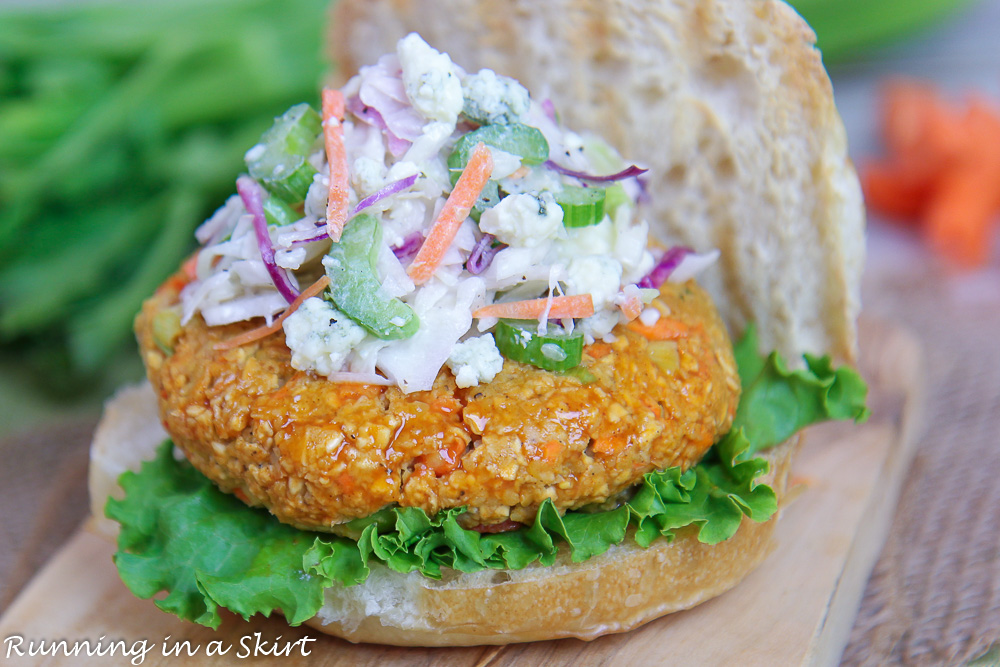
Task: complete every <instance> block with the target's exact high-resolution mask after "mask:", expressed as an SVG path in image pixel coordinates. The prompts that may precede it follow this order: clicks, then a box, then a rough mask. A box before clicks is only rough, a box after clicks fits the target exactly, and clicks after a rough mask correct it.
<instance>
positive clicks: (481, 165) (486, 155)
mask: <svg viewBox="0 0 1000 667" xmlns="http://www.w3.org/2000/svg"><path fill="white" fill-rule="evenodd" d="M492 173H493V155H492V153H490V149H488V148H487V147H486V145H485V144H483V143H482V142H479V143H478V144H476V148H475V149H474V150H473V151H472V157H470V158H469V164H467V165H466V167H465V170H464V171H463V172H462V175H461V176H460V177H459V179H458V182H457V183H455V187H454V189H453V190H452V191H451V194H450V195H448V200H447V201H446V202H445V203H444V208H443V209H441V213H440V215H438V218H437V220H435V221H434V225H433V226H432V227H431V230H430V232H428V234H427V238H426V239H424V243H423V245H421V246H420V250H419V251H418V252H417V256H416V257H415V258H414V259H413V263H412V264H410V268H409V269H408V270H407V273H408V274H409V276H410V278H412V279H413V282H414V283H416V284H417V285H422V284H424V283H425V282H427V281H428V280H430V279H431V276H433V275H434V272H435V271H437V268H438V267H439V266H440V265H441V260H442V259H443V258H444V254H445V252H446V251H447V250H448V248H449V247H450V246H451V242H452V241H454V240H455V234H457V233H458V228H459V227H461V226H462V223H463V222H465V219H466V218H468V217H469V211H471V210H472V207H473V205H474V204H475V203H476V200H477V199H479V193H481V192H482V191H483V187H484V186H485V185H486V182H487V181H488V180H490V175H491V174H492Z"/></svg>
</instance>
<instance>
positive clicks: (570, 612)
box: [90, 385, 797, 646]
mask: <svg viewBox="0 0 1000 667" xmlns="http://www.w3.org/2000/svg"><path fill="white" fill-rule="evenodd" d="M166 437H167V436H166V433H165V432H164V431H163V430H162V428H161V427H160V425H159V417H158V414H157V408H156V399H155V396H154V395H153V391H152V389H151V388H150V387H149V386H148V385H141V386H138V387H132V388H127V389H124V390H122V391H120V392H119V393H118V395H116V396H115V398H113V399H112V400H111V401H110V402H109V403H108V405H107V406H106V409H105V414H104V417H103V418H102V420H101V422H100V424H99V425H98V428H97V431H96V433H95V436H94V442H93V445H92V448H91V468H90V492H91V503H92V510H93V513H94V517H95V519H96V521H95V526H96V527H97V529H98V531H99V532H100V533H101V534H102V535H104V536H106V537H108V538H114V536H115V535H116V533H117V524H116V523H114V522H112V521H111V520H109V519H106V518H104V505H105V503H106V502H107V498H108V497H109V496H113V497H121V495H122V492H121V489H120V488H119V487H118V485H117V483H116V480H117V478H118V475H120V474H121V473H122V472H124V471H125V470H129V469H132V470H135V469H138V467H139V463H140V462H141V461H143V460H147V459H151V458H153V456H154V452H155V448H156V446H157V445H159V443H161V442H162V441H163V439H164V438H166ZM796 444H797V443H796V440H794V439H793V440H790V441H788V442H786V443H784V444H782V445H779V446H777V447H774V448H772V449H770V450H768V451H767V452H764V453H762V454H761V456H763V457H764V458H766V459H768V460H769V462H770V472H769V473H768V475H767V476H766V478H765V479H766V481H767V483H768V484H769V485H770V486H772V488H774V490H775V493H777V495H778V499H779V503H780V502H781V500H782V498H783V496H784V492H785V489H786V485H787V479H788V471H789V468H790V464H791V459H792V455H793V453H794V451H795V449H796ZM776 520H777V515H775V517H774V518H772V519H771V520H770V521H767V522H764V523H754V522H753V521H750V520H749V519H746V518H744V520H743V523H742V524H741V526H740V528H739V531H738V532H737V533H736V535H735V536H734V537H732V538H731V539H729V540H727V541H725V542H722V543H720V544H715V545H707V544H702V543H701V542H698V540H697V537H696V530H694V529H685V530H682V531H679V533H678V536H677V538H676V539H674V540H673V541H671V542H667V541H666V540H658V541H656V542H654V543H653V545H652V546H650V547H649V548H647V549H643V548H642V547H639V546H638V545H636V544H635V543H634V542H632V541H631V540H629V539H626V541H625V542H624V543H622V544H621V545H617V546H613V547H611V549H609V550H608V551H607V552H605V553H604V554H601V555H600V556H595V557H593V558H591V559H589V560H587V561H585V562H583V563H572V562H571V561H570V560H569V557H568V555H565V554H564V555H561V558H560V560H559V561H557V563H556V564H555V565H553V566H550V567H542V566H537V565H536V566H534V567H527V568H525V569H523V570H515V571H507V570H487V571H483V572H475V573H471V574H463V573H457V572H450V573H445V575H444V577H443V578H442V579H441V580H440V581H438V580H433V579H428V578H426V577H423V576H421V575H420V574H418V573H415V572H414V573H409V574H400V573H398V572H395V571H394V570H390V569H389V568H387V567H385V566H382V565H380V564H377V563H372V564H371V565H370V567H371V575H370V576H369V578H368V579H367V580H366V581H365V582H364V583H363V584H360V585H357V586H351V587H343V586H339V585H338V586H334V587H331V588H329V589H327V590H326V593H325V596H326V599H325V603H324V605H323V607H322V608H321V609H320V611H319V613H318V614H317V615H316V616H315V617H314V618H312V619H310V620H309V621H307V624H308V625H310V626H312V627H313V628H315V629H317V630H320V631H322V632H325V633H327V634H331V635H335V636H338V637H342V638H344V639H347V640H349V641H352V642H372V643H379V644H394V645H398V646H469V645H478V644H508V643H515V642H527V641H539V640H545V639H557V638H563V637H576V638H579V639H587V640H589V639H594V638H596V637H599V636H601V635H605V634H609V633H616V632H625V631H628V630H631V629H633V628H636V627H638V626H640V625H642V624H644V623H647V622H649V621H651V620H653V619H655V618H658V617H660V616H663V615H665V614H669V613H671V612H675V611H680V610H683V609H690V608H691V607H694V606H695V605H698V604H700V603H702V602H704V601H706V600H708V599H710V598H713V597H715V596H717V595H720V594H721V593H724V592H725V591H727V590H729V589H730V588H733V587H734V586H736V585H737V584H738V583H739V582H740V581H741V580H742V579H743V578H744V577H745V576H746V575H747V574H748V573H749V572H750V571H751V570H753V569H754V568H756V567H757V565H759V564H760V562H761V561H763V560H764V558H765V557H766V556H767V554H768V553H769V552H770V551H771V549H772V544H773V543H772V534H773V532H774V527H775V522H776ZM562 556H564V557H562ZM449 575H450V576H449Z"/></svg>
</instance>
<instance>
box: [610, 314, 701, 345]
mask: <svg viewBox="0 0 1000 667" xmlns="http://www.w3.org/2000/svg"><path fill="white" fill-rule="evenodd" d="M625 326H627V327H628V328H629V329H631V330H632V331H634V332H636V333H637V334H642V335H643V336H645V337H646V338H648V339H650V340H676V339H677V338H684V337H685V336H687V335H688V332H689V331H690V328H689V327H688V325H686V324H684V323H683V322H678V321H677V320H672V319H670V318H669V317H661V318H660V319H658V320H656V323H655V324H653V325H652V326H647V325H645V324H643V323H642V322H640V321H637V320H633V321H632V322H629V323H628V324H626V325H625Z"/></svg>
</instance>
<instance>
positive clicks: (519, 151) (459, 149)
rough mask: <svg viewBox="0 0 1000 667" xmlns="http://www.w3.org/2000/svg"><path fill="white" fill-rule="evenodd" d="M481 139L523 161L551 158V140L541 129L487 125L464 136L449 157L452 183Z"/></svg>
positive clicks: (519, 125) (540, 161)
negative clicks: (547, 139)
mask: <svg viewBox="0 0 1000 667" xmlns="http://www.w3.org/2000/svg"><path fill="white" fill-rule="evenodd" d="M480 141H481V142H483V143H484V144H486V145H487V146H492V147H493V148H497V149H499V150H502V151H504V152H505V153H510V154H511V155H516V156H518V157H519V158H521V163H522V164H526V165H536V164H542V163H543V162H545V161H546V160H548V159H549V142H547V141H545V136H544V135H543V134H542V133H541V131H540V130H538V129H537V128H534V127H529V126H528V125H522V124H521V123H512V124H510V125H484V126H483V127H481V128H479V129H478V130H473V131H472V132H469V133H468V134H466V135H463V136H462V138H461V139H459V140H458V142H457V143H456V144H455V149H454V150H453V151H452V152H451V155H449V156H448V171H449V172H450V173H451V183H452V185H454V184H455V183H456V182H457V181H458V177H459V176H461V174H462V170H463V169H465V165H467V164H468V163H469V157H470V156H471V155H472V150H473V149H474V148H475V147H476V144H478V143H479V142H480Z"/></svg>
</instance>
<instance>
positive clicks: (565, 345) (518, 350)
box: [493, 319, 583, 371]
mask: <svg viewBox="0 0 1000 667" xmlns="http://www.w3.org/2000/svg"><path fill="white" fill-rule="evenodd" d="M549 328H550V331H551V330H552V329H553V328H555V327H553V325H552V324H550V325H549ZM556 329H557V328H556ZM557 331H558V332H557V333H547V334H545V335H540V334H539V333H538V322H536V321H535V320H503V319H502V320H500V321H498V322H497V327H496V331H494V334H493V336H494V338H495V339H496V343H497V349H499V350H500V354H502V355H503V356H505V357H507V358H508V359H511V360H513V361H520V362H521V363H524V364H531V365H532V366H538V367H539V368H544V369H545V370H547V371H568V370H570V369H572V368H575V367H577V366H579V365H580V359H581V358H583V334H582V333H580V332H576V333H572V334H567V333H562V332H561V331H560V330H558V329H557Z"/></svg>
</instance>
